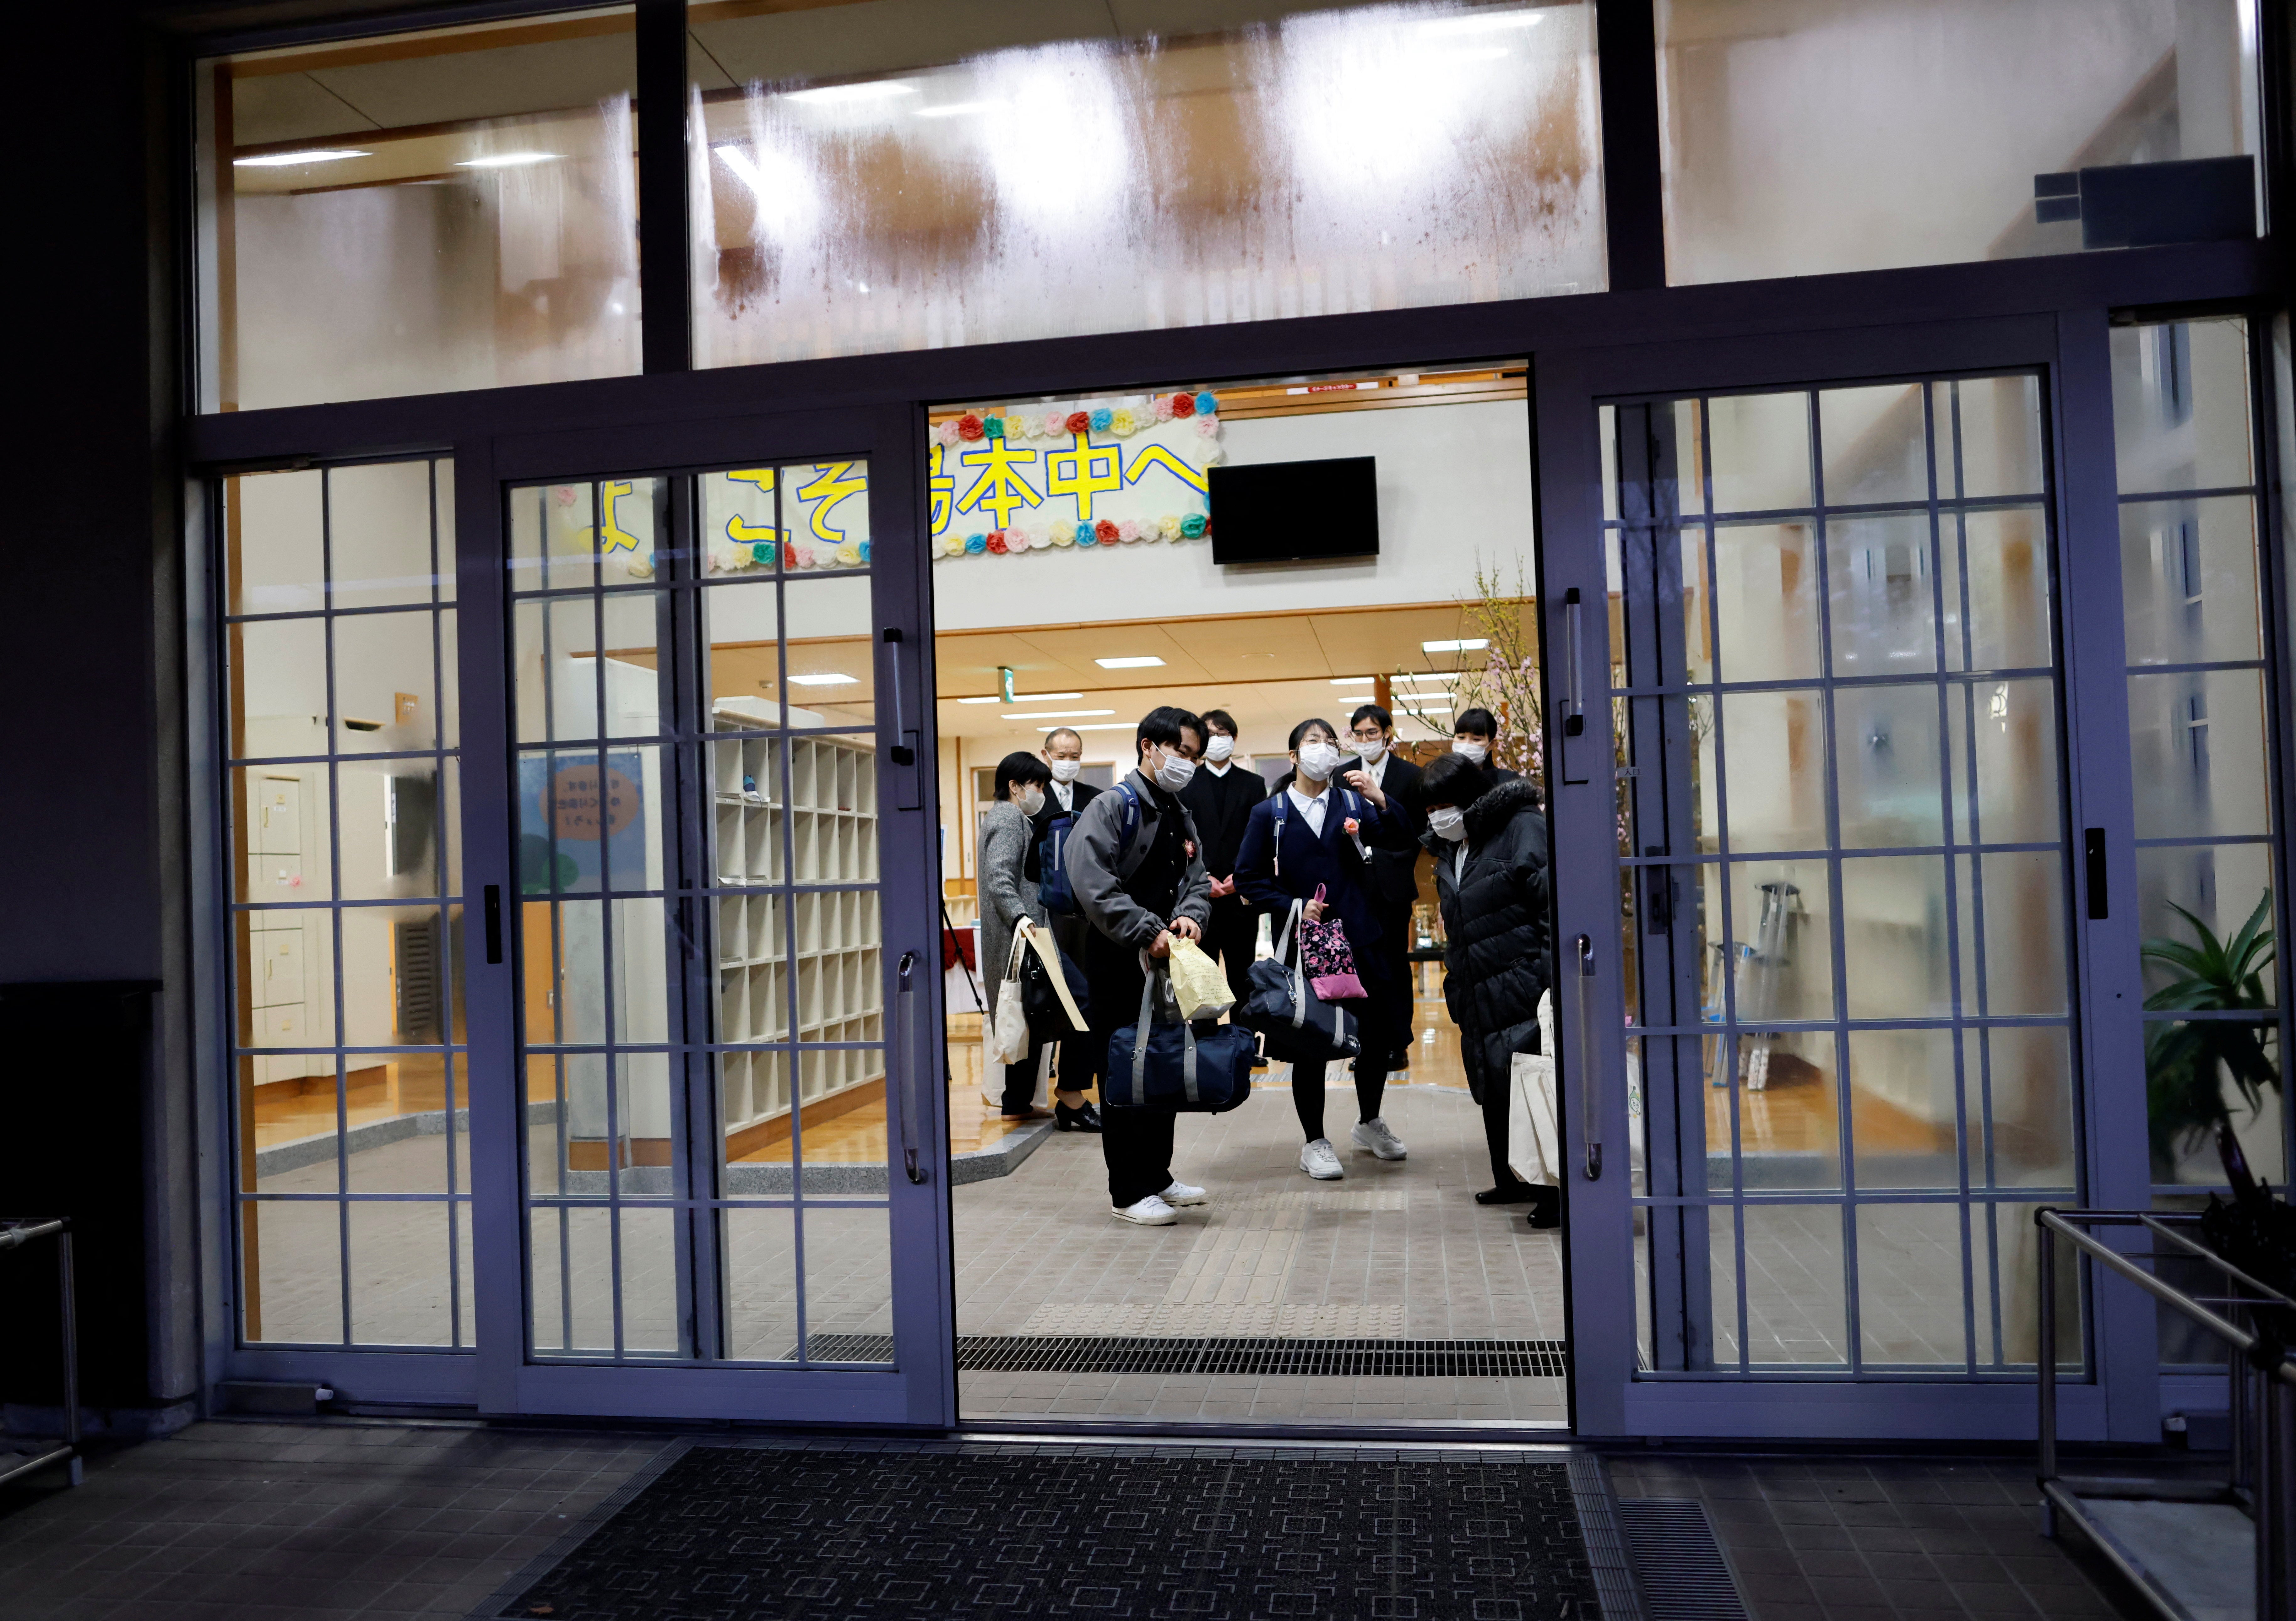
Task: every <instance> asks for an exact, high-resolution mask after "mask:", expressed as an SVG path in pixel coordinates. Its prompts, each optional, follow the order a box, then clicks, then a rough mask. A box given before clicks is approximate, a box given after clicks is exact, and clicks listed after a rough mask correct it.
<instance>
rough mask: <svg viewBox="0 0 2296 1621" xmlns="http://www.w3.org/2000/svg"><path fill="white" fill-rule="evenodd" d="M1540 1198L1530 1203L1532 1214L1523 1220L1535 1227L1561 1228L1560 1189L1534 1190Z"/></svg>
mask: <svg viewBox="0 0 2296 1621" xmlns="http://www.w3.org/2000/svg"><path fill="white" fill-rule="evenodd" d="M1534 1191H1536V1193H1537V1194H1538V1197H1537V1198H1535V1199H1532V1200H1531V1201H1530V1214H1529V1216H1525V1217H1524V1218H1523V1219H1524V1220H1525V1221H1527V1222H1528V1223H1529V1224H1530V1225H1531V1226H1533V1227H1537V1228H1547V1227H1560V1226H1561V1225H1562V1190H1561V1189H1559V1188H1538V1189H1536V1190H1534Z"/></svg>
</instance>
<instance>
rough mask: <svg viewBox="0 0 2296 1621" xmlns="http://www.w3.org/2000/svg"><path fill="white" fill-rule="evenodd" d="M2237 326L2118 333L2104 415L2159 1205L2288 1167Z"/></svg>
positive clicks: (2214, 323)
mask: <svg viewBox="0 0 2296 1621" xmlns="http://www.w3.org/2000/svg"><path fill="white" fill-rule="evenodd" d="M2251 360H2252V356H2251V344H2250V341H2249V331H2248V324H2247V323H2246V322H2245V321H2243V320H2242V319H2240V318H2238V317H2230V316H2228V317H2223V318H2219V319H2215V320H2206V321H2174V322H2162V323H2154V324H2151V325H2144V326H2128V327H2119V328H2116V329H2115V330H2114V332H2113V334H2112V373H2113V376H2112V407H2113V426H2114V439H2115V444H2116V447H2117V452H2118V455H2117V464H2118V471H2119V474H2120V587H2121V600H2122V602H2123V603H2124V605H2125V606H2124V612H2125V618H2126V624H2127V631H2128V661H2129V668H2128V727H2129V737H2128V749H2129V765H2130V768H2131V771H2130V774H2131V776H2132V778H2133V780H2134V782H2135V784H2136V835H2137V851H2136V880H2137V893H2136V907H2137V923H2138V929H2139V934H2140V944H2139V946H2138V951H2139V961H2140V963H2141V965H2142V968H2143V970H2144V989H2145V1002H2144V1009H2145V1014H2144V1016H2145V1043H2144V1069H2145V1097H2146V1100H2147V1108H2148V1126H2149V1129H2148V1134H2147V1137H2148V1147H2149V1150H2150V1154H2151V1159H2152V1167H2153V1181H2154V1183H2156V1184H2157V1185H2160V1186H2163V1187H2169V1186H2194V1185H2197V1186H2220V1185H2223V1184H2225V1183H2227V1182H2228V1181H2229V1180H2230V1172H2229V1171H2228V1170H2227V1169H2226V1164H2225V1160H2224V1158H2223V1155H2222V1153H2221V1152H2220V1150H2219V1144H2218V1139H2219V1135H2220V1132H2221V1130H2222V1129H2223V1128H2229V1133H2230V1137H2231V1140H2232V1142H2234V1143H2235V1144H2236V1146H2237V1148H2238V1150H2239V1152H2240V1153H2241V1154H2242V1155H2243V1157H2244V1158H2246V1159H2247V1161H2248V1164H2249V1167H2250V1169H2251V1172H2252V1173H2253V1174H2254V1175H2259V1176H2267V1177H2271V1178H2273V1179H2275V1180H2284V1178H2285V1173H2286V1167H2287V1165H2288V1163H2289V1160H2288V1150H2287V1142H2288V1137H2287V1121H2286V1118H2285V1109H2284V1092H2283V1085H2284V1083H2283V1080H2282V1074H2283V1068H2284V1065H2283V1060H2282V1042H2283V1034H2282V1028H2281V1023H2280V1019H2279V1017H2278V1015H2277V1012H2276V1009H2277V1008H2278V1005H2279V1000H2280V998H2279V994H2278V985H2277V978H2276V972H2275V969H2276V957H2277V948H2278V918H2277V914H2278V912H2279V909H2280V902H2279V901H2278V900H2277V899H2276V897H2275V895H2274V885H2273V881H2272V844H2271V839H2272V835H2273V832H2274V827H2273V822H2274V816H2273V782H2274V764H2275V760H2276V752H2277V745H2278V741H2279V733H2278V728H2277V725H2276V718H2275V715H2274V710H2275V708H2276V702H2277V697H2276V686H2275V684H2274V682H2273V680H2272V678H2271V674H2270V670H2269V667H2268V666H2267V663H2266V661H2265V658H2264V642H2263V625H2264V620H2265V612H2266V600H2265V594H2264V589H2263V569H2262V560H2261V557H2260V555H2259V543H2260V539H2261V536H2260V534H2259V513H2260V509H2259V496H2260V495H2262V491H2261V490H2260V489H2259V487H2258V485H2257V483H2256V481H2255V479H2256V476H2255V473H2254V471H2253V469H2254V468H2255V466H2256V456H2255V452H2254V447H2253V444H2252V435H2253V433H2254V424H2253V422H2252V419H2251V413H2250V408H2249V401H2250V398H2251V376H2250V366H2251Z"/></svg>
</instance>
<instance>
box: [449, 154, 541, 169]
mask: <svg viewBox="0 0 2296 1621" xmlns="http://www.w3.org/2000/svg"><path fill="white" fill-rule="evenodd" d="M557 157H558V154H557V153H556V152H496V154H495V155H494V156H493V157H491V158H471V159H467V160H464V161H463V162H461V163H457V164H456V165H455V168H525V167H526V166H527V165H528V164H529V163H551V162H554V161H556V160H557Z"/></svg>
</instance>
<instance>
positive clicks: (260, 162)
mask: <svg viewBox="0 0 2296 1621" xmlns="http://www.w3.org/2000/svg"><path fill="white" fill-rule="evenodd" d="M373 156H374V154H373V152H355V151H348V149H346V150H341V151H338V150H335V149H333V148H320V149H316V150H314V151H307V152H266V153H264V154H263V155H262V156H261V157H259V158H234V159H233V160H231V166H232V168H288V167H289V166H291V165H292V164H297V163H340V162H341V161H342V160H344V159H346V158H372V157H373Z"/></svg>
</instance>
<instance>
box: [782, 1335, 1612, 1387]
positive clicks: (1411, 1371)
mask: <svg viewBox="0 0 2296 1621" xmlns="http://www.w3.org/2000/svg"><path fill="white" fill-rule="evenodd" d="M806 1358H807V1360H808V1361H809V1362H861V1363H886V1362H890V1361H892V1360H893V1341H892V1337H891V1336H890V1335H881V1334H816V1335H813V1336H812V1337H811V1338H809V1339H808V1340H807V1341H806ZM791 1360H794V1358H792V1359H791ZM956 1365H957V1367H958V1368H959V1369H960V1370H961V1371H965V1372H969V1373H1238V1374H1242V1373H1250V1374H1258V1375H1260V1376H1262V1377H1269V1378H1283V1377H1289V1378H1303V1377H1304V1378H1313V1377H1315V1376H1316V1375H1324V1376H1326V1377H1329V1378H1333V1379H1380V1378H1390V1379H1565V1378H1568V1377H1569V1376H1570V1354H1569V1352H1568V1351H1567V1349H1566V1348H1565V1347H1564V1345H1563V1342H1562V1340H1559V1339H1285V1338H1275V1337H1270V1338H1245V1337H1236V1336H1209V1337H1196V1338H1158V1337H1155V1336H1136V1335H1097V1334H1010V1335H991V1334H967V1335H960V1336H958V1338H957V1341H956Z"/></svg>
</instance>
